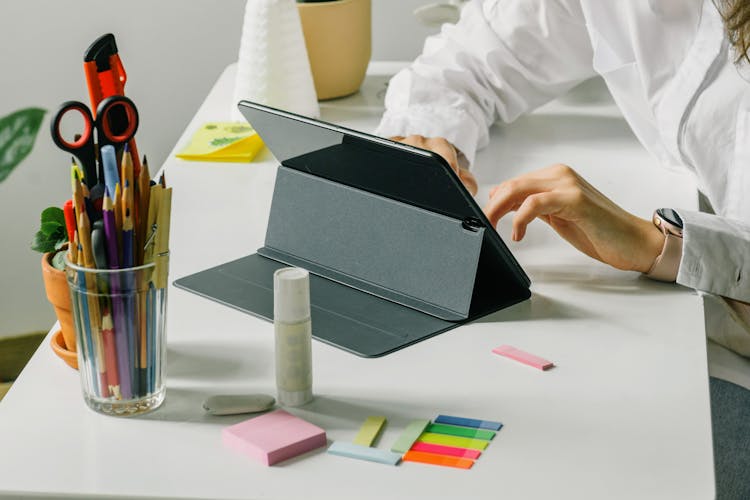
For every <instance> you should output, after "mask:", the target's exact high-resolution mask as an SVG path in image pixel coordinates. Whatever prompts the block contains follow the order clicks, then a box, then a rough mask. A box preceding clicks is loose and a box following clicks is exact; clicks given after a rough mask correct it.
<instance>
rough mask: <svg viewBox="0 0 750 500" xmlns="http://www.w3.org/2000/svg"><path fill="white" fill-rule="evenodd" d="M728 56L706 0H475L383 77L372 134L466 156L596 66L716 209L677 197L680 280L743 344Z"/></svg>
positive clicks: (744, 227)
mask: <svg viewBox="0 0 750 500" xmlns="http://www.w3.org/2000/svg"><path fill="white" fill-rule="evenodd" d="M735 58H736V55H735V54H734V53H733V51H732V49H731V47H730V46H729V44H728V42H727V36H726V33H725V30H724V26H723V22H722V18H721V15H720V14H719V12H718V11H717V9H716V7H715V6H714V3H713V2H712V0H705V1H704V0H633V1H603V0H486V1H484V2H482V1H479V0H475V1H472V2H470V3H468V4H467V5H466V7H464V10H463V13H462V16H461V20H460V21H459V22H458V23H457V24H456V25H445V26H444V27H443V29H442V32H441V33H440V34H439V35H437V36H434V37H430V38H428V39H427V41H426V42H425V46H424V51H423V53H422V55H421V56H419V58H418V59H417V60H416V61H415V62H414V63H413V64H412V65H411V66H410V67H409V68H408V69H405V70H403V71H401V72H400V73H398V74H397V75H396V76H395V77H394V78H393V79H392V80H391V82H390V85H389V89H388V94H387V96H386V112H385V114H384V116H383V119H382V122H381V124H380V126H379V127H378V130H377V133H378V134H380V135H383V136H396V135H400V136H407V135H411V134H419V135H424V136H428V137H444V138H446V139H447V140H448V141H450V142H451V143H453V144H454V145H455V146H456V147H457V149H458V150H459V151H460V152H461V153H462V154H463V156H464V159H465V160H466V161H467V162H468V163H471V161H472V160H473V158H474V155H475V152H476V150H477V149H478V148H482V147H483V146H485V145H486V144H487V142H488V140H489V127H490V126H491V125H492V124H493V123H495V122H497V121H502V122H505V123H509V122H512V121H513V120H514V119H516V118H517V117H518V116H519V115H521V114H523V113H526V112H528V111H530V110H532V109H534V108H536V107H538V106H540V105H541V104H544V103H545V102H547V101H549V100H551V99H553V98H555V97H557V96H559V95H561V94H563V93H565V92H566V91H568V90H569V89H571V88H572V87H574V86H575V85H577V84H578V83H580V82H582V81H583V80H585V79H587V78H590V77H592V76H595V75H597V74H598V75H601V77H602V78H603V79H604V81H605V82H606V84H607V87H608V88H609V90H610V93H611V94H612V97H613V98H614V100H615V102H616V103H617V104H618V106H619V108H620V110H621V111H622V114H623V115H624V117H625V119H626V120H627V121H628V123H629V124H630V126H631V128H632V129H633V131H634V133H635V135H636V136H637V137H638V139H639V140H640V142H641V143H642V144H643V145H644V146H645V147H646V148H647V149H648V150H649V151H650V152H651V153H652V154H653V155H654V156H655V157H656V158H657V159H658V161H659V163H661V164H662V165H664V166H665V167H667V168H678V169H688V170H689V171H690V172H692V173H693V175H694V176H695V178H696V182H697V185H698V187H699V189H700V190H701V192H702V193H703V194H704V195H705V196H706V197H707V199H708V201H709V202H710V204H711V206H712V208H713V210H714V211H715V214H716V215H713V214H712V215H709V214H707V213H702V212H695V211H690V210H684V209H680V208H679V207H673V208H675V209H677V210H678V212H679V214H680V216H681V217H682V219H683V222H684V242H683V245H684V249H683V256H682V260H681V263H680V271H679V275H678V277H677V282H678V283H680V284H682V285H685V286H688V287H692V288H695V289H697V290H700V291H702V292H705V293H706V294H707V297H706V301H707V303H706V315H707V333H708V335H709V336H710V337H711V338H712V339H714V340H716V341H717V342H719V343H721V344H722V345H724V346H726V347H729V348H730V349H732V350H734V351H735V352H738V353H741V354H743V355H745V356H750V326H749V323H748V321H750V310H749V309H748V308H747V307H746V306H744V305H743V304H740V303H738V302H736V301H742V302H750V82H748V81H746V80H744V79H743V77H742V74H743V73H745V74H747V75H750V68H748V67H746V65H745V64H741V65H739V67H738V66H737V65H735V64H734V60H735ZM748 79H750V76H748ZM665 189H668V186H665ZM655 208H656V207H655ZM727 299H734V300H727ZM709 315H710V317H709Z"/></svg>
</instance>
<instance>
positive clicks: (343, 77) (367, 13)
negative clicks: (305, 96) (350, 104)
mask: <svg viewBox="0 0 750 500" xmlns="http://www.w3.org/2000/svg"><path fill="white" fill-rule="evenodd" d="M297 8H298V10H299V14H300V19H301V21H302V31H303V33H304V35H305V45H306V46H307V55H308V57H309V59H310V69H311V70H312V76H313V81H314V82H315V92H316V94H317V96H318V99H319V100H324V99H333V98H335V97H343V96H346V95H349V94H353V93H354V92H356V91H357V90H359V87H360V85H362V81H363V80H364V78H365V72H366V71H367V65H368V64H369V62H370V53H371V31H372V30H371V17H372V16H371V3H370V0H337V1H333V2H315V3H298V4H297Z"/></svg>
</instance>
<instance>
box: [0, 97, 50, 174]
mask: <svg viewBox="0 0 750 500" xmlns="http://www.w3.org/2000/svg"><path fill="white" fill-rule="evenodd" d="M44 113H45V110H43V109H40V108H26V109H22V110H20V111H16V112H15V113H11V114H10V115H8V116H5V117H3V118H0V182H2V181H4V180H5V178H6V177H8V175H10V173H11V172H12V171H13V169H14V168H16V167H17V166H18V164H19V163H21V160H23V159H24V158H26V156H27V155H28V154H29V153H30V152H31V148H32V147H33V146H34V140H35V139H36V134H37V132H39V126H40V125H41V124H42V118H43V117H44Z"/></svg>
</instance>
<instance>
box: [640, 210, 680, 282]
mask: <svg viewBox="0 0 750 500" xmlns="http://www.w3.org/2000/svg"><path fill="white" fill-rule="evenodd" d="M653 221H654V225H655V226H656V227H658V228H659V229H661V231H662V233H663V234H664V247H663V248H662V250H661V253H660V254H659V256H658V257H656V260H655V261H654V263H653V265H652V266H651V269H649V270H648V272H647V273H646V276H648V277H649V278H651V279H655V280H658V281H669V282H673V281H675V280H676V279H677V272H678V271H679V269H680V260H681V259H682V234H681V230H680V229H679V228H674V230H672V229H671V225H670V224H669V223H668V222H666V221H664V220H663V219H662V218H661V217H659V215H658V214H657V213H654V218H653Z"/></svg>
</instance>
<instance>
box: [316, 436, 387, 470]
mask: <svg viewBox="0 0 750 500" xmlns="http://www.w3.org/2000/svg"><path fill="white" fill-rule="evenodd" d="M328 453H331V454H332V455H339V456H342V457H349V458H358V459H360V460H367V461H369V462H378V463H381V464H386V465H396V464H398V463H399V462H400V461H401V454H400V453H393V452H390V451H386V450H379V449H377V448H370V447H368V446H361V445H358V444H354V443H348V442H346V441H334V442H333V444H331V446H329V447H328Z"/></svg>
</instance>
